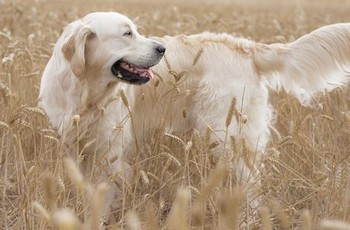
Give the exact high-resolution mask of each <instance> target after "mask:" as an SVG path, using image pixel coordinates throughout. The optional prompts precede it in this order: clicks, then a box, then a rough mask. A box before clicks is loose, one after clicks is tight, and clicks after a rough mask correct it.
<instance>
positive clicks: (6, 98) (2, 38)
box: [0, 0, 350, 230]
mask: <svg viewBox="0 0 350 230" xmlns="http://www.w3.org/2000/svg"><path fill="white" fill-rule="evenodd" d="M349 10H350V2H349V1H347V0H334V1H332V0H319V1H316V0H308V1H302V0H300V1H297V0H296V1H278V0H262V1H258V0H256V1H254V0H247V1H244V0H232V1H229V0H221V1H220V0H217V1H214V0H212V1H211V0H205V1H200V0H195V1H185V0H169V1H162V0H149V1H142V0H130V1H129V0H128V1H126V0H119V1H118V0H99V1H94V0H87V1H78V0H70V1H68V0H62V1H53V0H36V1H34V0H22V1H21V0H0V60H1V63H0V147H1V148H0V229H98V228H100V225H101V222H102V220H101V218H100V209H101V206H102V205H103V194H104V192H105V190H106V184H105V183H101V184H96V183H94V181H91V180H90V179H89V178H84V175H81V172H80V171H79V169H78V167H77V165H76V164H75V163H74V162H72V161H70V160H68V159H66V158H65V153H64V152H63V151H62V148H61V146H60V141H59V139H58V137H57V136H56V133H55V131H54V130H53V129H52V128H51V127H50V124H49V122H48V119H47V117H46V115H45V113H44V112H43V111H42V110H41V109H39V108H37V107H36V103H37V97H38V91H39V87H40V77H41V74H42V72H43V69H44V67H45V65H46V63H47V61H48V59H49V57H50V55H51V53H52V48H53V44H54V42H55V41H56V40H57V39H58V37H59V36H60V33H61V32H62V28H64V26H65V25H67V24H68V23H69V22H71V21H73V20H75V19H77V18H79V17H81V16H84V15H85V14H87V13H89V12H92V11H117V12H120V13H123V14H126V15H127V16H129V17H130V18H131V19H133V20H134V21H135V23H136V24H137V25H138V27H139V31H140V33H142V34H144V35H146V36H164V35H177V34H193V33H199V32H203V31H211V32H227V33H229V34H233V35H235V36H242V37H246V38H250V39H253V40H256V41H259V42H265V43H272V42H289V41H293V40H295V39H296V38H298V37H299V36H301V35H303V34H305V33H308V32H310V31H311V30H313V29H315V28H317V27H319V26H322V25H326V24H331V23H336V22H348V21H350V14H349ZM270 101H271V103H272V105H273V106H274V107H275V108H276V114H275V115H276V123H275V124H274V125H273V127H271V131H272V134H273V135H272V138H271V141H270V144H269V146H268V148H267V150H266V155H265V158H264V165H265V168H264V173H263V175H262V176H261V179H262V182H263V183H262V184H263V186H262V188H261V191H260V194H258V195H259V196H261V197H262V200H261V203H260V204H259V206H258V207H257V208H256V210H253V211H254V212H251V211H247V208H246V206H247V204H246V203H245V199H244V196H245V194H244V193H242V191H241V189H240V188H239V187H237V186H236V185H235V184H232V182H231V181H232V180H230V177H231V175H230V170H229V169H228V168H226V166H225V165H223V164H220V163H219V164H214V163H213V159H212V156H213V152H215V146H216V143H210V142H209V141H208V134H207V133H198V132H196V131H195V132H193V134H191V135H183V136H174V135H172V134H167V133H164V132H162V131H161V129H160V131H159V132H157V133H156V134H155V135H154V136H153V137H150V141H149V144H148V145H147V146H143V148H141V149H140V150H139V152H137V153H135V154H134V155H133V157H132V159H131V162H132V165H133V169H134V173H135V178H134V181H133V182H132V183H130V184H127V186H125V189H124V191H123V204H122V208H121V209H119V210H116V211H115V213H113V216H114V218H113V219H114V220H113V221H112V222H109V224H108V226H106V228H107V229H131V230H136V229H149V230H153V229H174V230H175V229H179V230H182V229H219V230H221V229H223V230H225V229H264V230H270V229H305V230H311V229H350V158H349V156H350V111H349V109H350V89H349V87H347V88H344V89H336V90H334V91H332V92H329V93H326V94H324V95H319V97H317V98H316V99H315V101H314V103H313V106H312V107H304V106H302V105H300V103H299V102H298V101H297V100H296V99H294V98H293V97H290V96H288V95H287V94H285V93H283V92H281V93H275V92H271V99H270ZM228 109H229V108H228ZM242 151H244V150H242ZM73 191H74V192H73Z"/></svg>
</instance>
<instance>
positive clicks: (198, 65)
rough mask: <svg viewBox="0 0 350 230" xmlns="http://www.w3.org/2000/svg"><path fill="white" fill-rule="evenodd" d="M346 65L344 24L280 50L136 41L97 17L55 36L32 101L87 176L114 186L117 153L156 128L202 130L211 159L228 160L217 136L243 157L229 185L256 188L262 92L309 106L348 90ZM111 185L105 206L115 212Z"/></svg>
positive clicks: (127, 25)
mask: <svg viewBox="0 0 350 230" xmlns="http://www.w3.org/2000/svg"><path fill="white" fill-rule="evenodd" d="M156 40H157V41H156ZM162 44H164V45H165V47H166V54H165V58H163V61H161V62H160V64H158V65H156V64H157V63H158V62H159V61H160V60H161V58H162V57H163V55H164V53H165V47H164V46H163V45H162ZM349 61H350V24H348V23H344V24H334V25H329V26H325V27H322V28H320V29H317V30H315V31H313V32H311V33H310V34H307V35H305V36H303V37H301V38H299V39H298V40H296V41H295V42H292V43H289V44H270V45H267V44H261V43H257V42H254V41H250V40H247V39H243V38H237V37H234V36H231V35H228V34H214V33H202V34H197V35H190V36H184V35H181V36H176V37H168V36H166V37H164V38H154V39H153V40H152V39H147V38H144V37H142V36H141V35H139V34H138V32H137V31H136V27H135V25H134V24H133V23H132V21H130V20H129V19H128V18H127V17H125V16H123V15H121V14H118V13H103V12H99V13H91V14H89V15H87V16H85V17H83V18H82V19H80V20H77V21H75V22H73V23H71V24H69V25H68V26H67V28H66V29H65V30H64V32H63V34H62V36H61V37H60V39H59V40H58V42H57V44H56V46H55V48H54V52H53V55H52V57H51V59H50V61H49V62H48V64H47V66H46V68H45V71H44V73H43V76H42V82H41V89H40V96H39V99H40V106H41V107H42V108H43V109H44V110H45V111H46V113H47V115H48V117H49V119H50V122H51V123H52V125H53V127H54V128H56V129H57V132H58V134H59V135H60V137H61V138H62V142H63V143H64V145H65V146H66V148H67V149H68V150H69V151H68V152H73V153H75V154H76V156H77V157H78V158H77V159H78V160H81V161H83V162H85V163H84V167H85V168H87V171H86V173H87V174H88V175H89V173H90V174H91V173H95V174H100V175H99V176H100V178H101V180H103V179H106V177H108V178H109V181H116V178H117V177H116V176H115V175H116V174H117V173H121V172H125V171H126V169H128V168H129V166H128V164H127V160H126V159H125V158H126V157H125V155H127V154H128V153H130V152H133V148H134V147H135V145H136V143H138V144H140V143H142V142H143V141H144V140H146V139H147V138H149V136H151V135H152V133H154V132H155V130H156V129H157V128H158V127H160V126H162V127H165V130H166V132H168V133H186V132H188V131H191V130H194V129H196V130H198V131H199V132H201V133H203V132H204V131H206V130H207V129H209V130H210V131H211V133H212V134H211V138H212V141H218V142H219V143H220V145H219V147H218V149H219V150H217V152H221V153H222V156H224V155H225V156H228V157H229V161H230V160H232V159H233V158H234V157H232V156H231V158H230V154H229V152H230V151H227V150H230V149H231V147H230V146H229V145H230V143H231V142H230V141H228V140H227V138H228V137H230V136H232V137H234V138H235V139H236V142H237V143H242V142H244V145H245V147H246V148H247V149H248V150H249V153H250V154H249V155H248V156H239V157H238V158H237V159H236V160H237V161H236V163H237V164H235V169H236V173H237V175H238V174H239V176H238V177H237V178H238V179H239V181H240V183H242V184H246V185H249V184H254V185H258V184H259V179H258V177H257V176H254V175H256V173H257V172H258V171H259V162H260V159H261V157H262V155H263V153H264V151H265V148H266V145H267V143H268V141H269V138H270V129H269V125H271V123H272V108H271V106H270V104H269V101H268V89H269V87H272V88H273V89H275V90H280V89H284V90H285V91H286V92H289V93H291V94H293V95H295V96H296V97H297V98H298V99H299V100H300V101H301V102H302V103H305V104H309V102H310V99H311V98H312V96H314V94H315V93H317V92H323V91H324V90H331V89H333V88H335V87H338V86H342V85H345V84H346V83H347V82H348V80H349V77H348V74H349V72H348V69H347V67H348V64H349ZM155 65H156V66H155ZM152 66H154V67H153V68H152V70H153V71H154V76H153V78H152V77H151V76H152V75H151V72H150V69H149V68H150V67H152ZM151 78H152V79H151ZM148 81H150V83H147V82H148ZM145 83H147V84H145ZM134 85H136V86H134ZM230 107H231V115H230V114H229V113H228V112H229V108H230ZM232 111H233V112H232ZM230 116H231V117H230ZM232 116H235V117H236V119H232ZM92 164H93V165H94V166H98V167H99V170H92ZM94 168H96V167H94ZM127 174H129V173H127ZM124 176H125V177H128V176H126V175H124ZM114 184H115V183H111V187H113V188H112V189H110V192H109V193H108V195H107V199H108V201H109V202H108V204H112V203H113V204H114V205H117V202H115V201H113V199H114V198H115V196H116V195H117V196H118V193H116V191H117V187H118V186H116V187H114ZM255 187H256V186H255ZM247 190H248V193H247V194H250V193H253V192H254V191H255V190H256V188H254V186H253V187H249V186H247ZM249 191H250V192H249ZM119 198H121V197H120V193H119ZM252 205H253V206H255V205H256V204H252Z"/></svg>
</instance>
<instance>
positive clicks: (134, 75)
mask: <svg viewBox="0 0 350 230" xmlns="http://www.w3.org/2000/svg"><path fill="white" fill-rule="evenodd" d="M155 53H156V58H155V60H154V61H153V62H152V63H150V64H149V65H148V66H147V67H141V66H137V65H133V64H131V63H128V62H126V61H124V60H119V61H117V62H115V63H114V64H113V65H112V69H111V71H112V73H113V75H114V76H116V77H118V78H119V79H120V80H122V81H125V82H128V83H130V84H134V85H142V84H145V83H147V82H148V81H149V80H150V79H151V78H152V71H151V69H150V67H152V66H154V65H156V64H158V62H159V61H160V60H161V59H162V57H163V55H164V53H165V47H164V46H162V45H160V44H157V46H156V47H155Z"/></svg>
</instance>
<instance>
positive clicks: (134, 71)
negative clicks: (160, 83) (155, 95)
mask: <svg viewBox="0 0 350 230" xmlns="http://www.w3.org/2000/svg"><path fill="white" fill-rule="evenodd" d="M112 73H113V75H114V76H116V77H118V78H119V79H120V80H123V81H126V82H128V83H130V84H135V85H142V84H145V83H146V82H148V81H149V80H150V79H151V78H152V72H151V70H150V68H143V67H137V66H134V65H131V64H129V63H126V62H124V61H117V62H116V63H114V64H113V65H112Z"/></svg>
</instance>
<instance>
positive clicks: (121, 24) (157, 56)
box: [61, 12, 165, 85]
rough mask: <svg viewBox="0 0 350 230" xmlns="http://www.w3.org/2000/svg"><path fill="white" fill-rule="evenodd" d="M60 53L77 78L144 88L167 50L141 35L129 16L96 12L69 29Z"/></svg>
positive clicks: (73, 24) (66, 30)
mask: <svg viewBox="0 0 350 230" xmlns="http://www.w3.org/2000/svg"><path fill="white" fill-rule="evenodd" d="M61 51H62V53H63V55H64V57H65V59H66V60H67V61H68V62H69V63H70V68H71V70H72V72H73V73H74V75H75V76H76V77H78V78H83V77H89V78H99V77H103V78H104V79H103V80H102V79H99V84H101V83H103V82H105V83H107V84H108V83H109V82H116V81H124V82H127V83H130V84H137V85H141V84H144V83H146V82H148V81H149V80H150V79H151V71H150V67H152V66H154V65H156V64H157V63H158V62H159V61H160V60H161V58H162V57H163V55H164V52H165V47H164V46H163V45H162V44H160V43H158V42H156V41H154V40H151V39H148V38H145V37H143V36H141V35H140V34H139V33H138V32H137V30H136V26H135V25H134V23H133V22H132V21H131V20H130V19H128V18H127V17H126V16H124V15H121V14H118V13H112V12H108V13H107V12H96V13H91V14H88V15H87V16H85V17H84V18H82V19H81V20H78V21H75V22H73V23H71V24H70V25H68V26H67V28H66V29H65V31H64V32H63V35H62V42H61ZM91 80H92V79H91ZM93 81H94V82H96V81H97V79H94V80H93ZM101 81H103V82H101Z"/></svg>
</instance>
